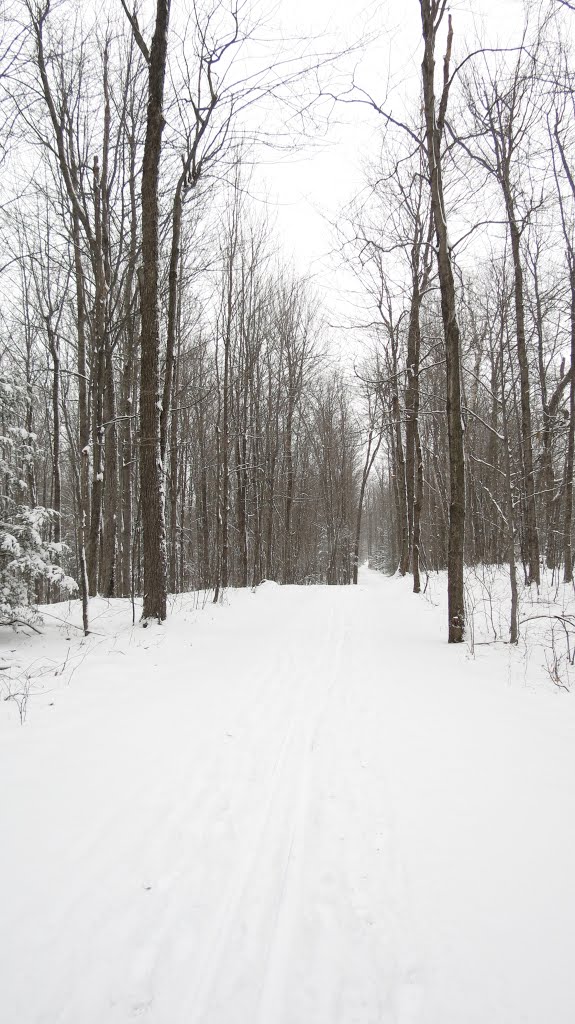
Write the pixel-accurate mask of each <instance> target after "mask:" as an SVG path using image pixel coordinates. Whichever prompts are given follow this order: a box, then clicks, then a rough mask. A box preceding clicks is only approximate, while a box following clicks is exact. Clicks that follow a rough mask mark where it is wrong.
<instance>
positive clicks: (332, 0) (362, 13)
mask: <svg viewBox="0 0 575 1024" xmlns="http://www.w3.org/2000/svg"><path fill="white" fill-rule="evenodd" d="M451 13H452V15H453V21H454V32H455V47H456V54H457V55H460V54H462V53H466V52H468V50H469V49H473V48H474V46H475V45H476V44H477V40H478V38H479V37H482V39H483V41H484V43H485V45H510V43H512V42H516V41H517V39H518V38H519V37H520V35H521V30H522V27H523V4H522V2H521V0H454V2H453V3H452V5H451ZM276 18H277V20H278V22H281V23H282V25H283V31H284V33H285V34H289V33H293V34H298V35H300V36H304V37H305V36H308V37H309V36H312V35H319V34H320V33H322V32H327V33H329V36H330V39H331V44H332V45H334V46H335V47H340V48H342V47H343V46H345V44H346V43H350V42H352V41H354V40H356V39H358V38H359V37H360V36H361V35H362V33H364V32H366V31H367V32H371V33H375V34H376V35H377V36H378V38H377V39H376V40H375V41H374V42H372V43H371V44H369V45H368V46H367V48H366V50H365V52H364V53H363V54H358V55H357V57H356V58H355V60H354V63H355V64H357V80H358V81H359V82H361V83H362V85H364V86H365V88H367V89H368V90H369V91H370V93H371V94H372V95H373V96H374V97H375V98H376V99H377V100H378V102H383V101H384V100H385V99H386V96H387V101H386V104H385V106H386V109H387V110H392V111H393V112H394V113H395V112H397V113H398V114H401V110H402V104H403V102H404V100H403V97H404V96H405V95H406V94H408V93H409V91H410V90H413V89H418V88H419V73H420V62H421V48H422V47H421V21H420V10H419V2H418V0H383V2H373V0H372V2H368V3H363V0H358V2H354V0H280V3H279V4H278V8H277V12H276V14H274V16H273V19H274V21H275V19H276ZM348 66H349V64H348ZM335 122H337V123H335ZM342 122H347V123H342ZM380 129H381V119H380V118H378V115H377V114H376V113H375V112H371V111H369V110H368V109H367V108H366V107H361V106H358V107H353V108H350V107H349V106H348V107H345V108H340V109H338V110H336V118H334V124H333V126H332V128H330V130H329V132H328V134H327V138H326V139H325V141H324V142H322V143H321V144H320V145H318V147H317V149H315V150H314V148H313V147H312V146H311V145H310V146H309V147H307V148H306V149H302V151H301V152H300V153H298V154H296V155H292V156H290V157H289V158H287V159H284V160H281V159H278V160H277V161H276V162H275V163H270V165H268V166H266V167H265V168H264V169H263V170H262V171H261V172H260V175H261V176H262V178H263V181H262V191H265V189H266V188H267V189H268V190H269V192H270V198H272V199H273V200H275V202H277V207H276V210H277V222H278V230H279V232H280V235H281V237H282V239H283V240H284V242H285V247H286V250H287V253H288V254H291V255H292V256H293V259H294V262H295V263H296V265H297V267H298V268H299V269H300V271H302V272H311V273H312V274H314V275H316V277H317V281H318V284H320V285H321V286H322V288H328V289H329V287H330V280H333V279H332V276H331V274H330V272H329V271H328V269H327V268H328V266H329V265H328V263H327V261H326V260H325V259H324V257H325V254H326V253H327V252H328V251H329V250H330V248H331V246H332V245H333V233H332V232H331V230H330V227H329V224H328V222H327V221H326V218H327V219H328V220H329V219H334V218H335V217H336V215H337V210H338V209H339V208H341V206H342V205H344V204H345V203H346V202H347V201H349V200H350V199H351V198H352V196H353V194H354V193H355V192H357V191H358V190H359V189H360V187H361V180H362V179H361V161H362V157H365V156H367V155H368V154H369V152H370V151H371V152H372V153H374V154H375V152H376V149H377V139H378V134H379V131H380ZM271 160H272V157H271V156H270V161H271ZM262 178H260V177H258V178H257V179H256V182H257V181H259V180H262ZM263 182H265V184H263Z"/></svg>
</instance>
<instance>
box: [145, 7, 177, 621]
mask: <svg viewBox="0 0 575 1024" xmlns="http://www.w3.org/2000/svg"><path fill="white" fill-rule="evenodd" d="M169 19H170V0H157V4H156V25H155V30H154V37H153V39H152V46H151V49H150V57H149V80H148V111H147V122H146V141H145V145H144V160H143V169H142V271H141V278H140V297H141V302H140V308H141V319H142V324H141V356H142V358H141V369H140V489H141V502H142V533H143V537H142V540H143V549H144V603H143V610H142V618H143V619H157V620H158V622H163V621H164V619H165V618H166V614H167V607H166V605H167V555H166V524H165V512H164V479H163V478H164V474H163V466H162V456H161V450H160V409H161V405H160V322H159V320H160V316H159V259H160V254H159V195H158V189H159V174H160V157H161V151H162V131H163V128H164V115H163V102H164V80H165V75H166V62H167V52H168V25H169Z"/></svg>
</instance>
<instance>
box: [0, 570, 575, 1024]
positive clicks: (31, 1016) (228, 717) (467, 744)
mask: <svg viewBox="0 0 575 1024" xmlns="http://www.w3.org/2000/svg"><path fill="white" fill-rule="evenodd" d="M100 622H101V631H102V633H103V634H104V637H103V639H102V638H100V639H98V640H97V641H94V642H93V647H92V648H91V650H90V652H89V653H88V655H87V656H86V657H85V658H84V660H83V661H80V660H79V659H78V668H77V670H76V672H75V675H74V677H73V680H72V682H71V684H70V686H69V687H67V688H65V689H62V690H57V691H54V693H53V694H52V695H51V697H50V700H49V701H46V702H45V705H43V706H39V707H38V708H37V709H36V710H34V712H33V713H32V714H31V715H30V718H29V721H28V722H27V723H26V725H25V727H24V728H23V729H20V728H10V729H6V730H4V731H3V733H2V740H1V748H0V779H1V780H2V782H1V785H0V829H1V835H0V840H1V842H0V1020H1V1021H2V1024H32V1022H34V1024H41V1022H42V1024H107V1022H129V1021H131V1020H136V1019H142V1020H143V1021H149V1022H154V1024H356V1022H357V1024H372V1022H373V1024H375V1022H382V1024H415V1022H420V1024H487V1022H489V1024H519V1022H529V1024H572V1022H573V1020H575V971H574V969H573V963H574V962H575V929H574V927H573V922H574V921H575V872H574V870H573V863H574V860H573V858H574V856H575V824H574V819H575V815H574V810H575V712H574V708H573V700H572V698H571V697H569V696H568V695H564V694H559V693H554V692H551V691H533V690H530V689H527V688H525V689H524V690H521V689H518V688H517V687H508V686H507V685H506V681H505V670H504V660H503V659H502V658H501V656H494V655H491V654H488V655H486V656H485V657H484V658H482V659H479V660H477V661H473V660H471V659H469V657H468V655H467V653H466V651H465V650H464V649H463V648H457V649H453V648H449V647H448V646H447V644H445V643H444V642H443V641H444V636H443V633H444V624H443V617H441V618H440V617H439V614H438V611H437V609H434V608H432V607H431V606H429V605H428V604H426V603H425V602H423V601H422V600H421V599H417V598H415V597H413V595H411V594H410V593H409V592H408V589H407V587H406V586H404V585H403V583H401V582H399V581H396V580H386V579H383V578H382V577H380V576H379V575H377V574H375V573H370V572H369V571H367V570H364V572H363V574H362V578H361V585H360V586H359V587H357V588H319V587H310V588H294V587H278V586H275V585H273V584H264V585H263V586H262V587H261V588H259V590H258V591H257V592H256V593H255V594H251V593H249V592H238V593H234V594H231V595H230V603H229V606H227V607H223V608H215V609H210V608H206V609H205V610H204V611H199V612H198V611H194V610H193V608H192V606H191V602H190V601H189V600H186V599H182V600H181V601H178V602H177V603H176V608H175V610H174V615H173V616H172V618H171V619H170V620H169V622H168V624H167V626H165V627H162V628H159V627H156V628H154V629H150V630H147V631H144V630H142V629H141V628H139V627H137V628H135V629H132V628H131V627H129V626H127V625H126V622H127V610H126V605H125V604H123V603H121V602H115V603H113V604H112V606H111V607H110V608H109V609H108V610H107V611H104V610H103V611H102V618H101V620H100ZM96 628H98V627H97V626H96ZM62 632H63V631H62V630H59V631H57V632H56V633H55V636H54V637H53V638H52V639H50V637H49V636H47V639H45V640H44V639H42V640H39V639H38V638H35V640H34V641H33V644H35V649H36V653H39V647H40V645H41V644H42V643H45V644H46V650H45V652H44V654H45V655H46V656H48V655H50V656H52V657H54V658H55V660H57V659H58V657H60V656H61V655H60V653H59V651H60V648H59V647H58V644H60V647H61V648H62V649H63V645H65V640H64V637H63V635H62ZM50 644H52V646H50ZM82 656H83V655H82ZM52 702H53V705H54V706H51V704H52Z"/></svg>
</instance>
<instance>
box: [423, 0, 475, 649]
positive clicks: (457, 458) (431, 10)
mask: <svg viewBox="0 0 575 1024" xmlns="http://www.w3.org/2000/svg"><path fill="white" fill-rule="evenodd" d="M420 6H421V24H422V30H423V39H424V43H425V51H424V57H423V63H422V66H421V67H422V80H423V102H424V109H425V128H426V145H427V159H428V164H429V177H430V186H431V208H432V213H433V222H434V225H435V235H436V239H437V264H438V272H439V286H440V290H441V316H442V320H443V331H444V338H445V356H446V366H447V431H448V442H449V485H450V494H449V547H448V559H447V573H448V582H447V592H448V622H449V632H448V640H449V643H460V642H461V641H462V640H463V638H464V632H465V614H464V594H463V555H464V539H465V458H464V446H463V419H462V407H461V341H460V335H459V324H458V320H457V309H456V296H455V282H454V278H453V267H452V263H451V249H450V244H449V238H448V234H447V223H446V220H445V201H444V193H443V173H442V161H441V141H442V135H443V126H444V121H445V113H446V109H447V99H448V94H449V79H450V75H449V65H450V58H451V43H452V38H453V32H452V25H451V16H449V31H448V39H447V50H446V54H445V58H444V64H443V91H442V95H441V99H440V102H439V108H438V110H436V98H435V80H434V79H435V42H436V37H437V31H438V28H439V26H440V24H441V21H442V19H443V15H444V13H445V10H446V6H447V3H446V0H420Z"/></svg>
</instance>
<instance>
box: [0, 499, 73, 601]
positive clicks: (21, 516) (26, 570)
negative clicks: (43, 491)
mask: <svg viewBox="0 0 575 1024" xmlns="http://www.w3.org/2000/svg"><path fill="white" fill-rule="evenodd" d="M10 511H11V514H10V516H9V519H8V520H0V621H11V620H12V619H13V618H14V617H19V618H22V617H26V609H29V607H30V605H31V604H32V603H33V599H34V591H35V589H36V587H37V585H38V582H39V580H45V581H46V582H47V583H52V584H57V585H58V586H59V587H60V588H61V589H62V590H63V591H64V592H65V593H68V594H69V593H73V592H74V591H75V590H76V589H77V584H76V583H75V581H74V580H73V579H71V577H70V576H67V575H66V573H65V572H64V570H63V569H62V568H61V566H59V565H58V564H57V563H56V560H57V559H58V558H59V557H60V556H61V555H62V551H63V549H64V545H63V544H55V543H54V542H53V541H49V540H45V539H43V537H42V532H43V530H45V528H46V526H47V524H48V523H49V521H50V519H51V518H53V516H54V514H55V513H54V512H52V511H51V510H50V509H46V508H30V507H29V506H27V505H19V506H13V507H12V509H11V510H10Z"/></svg>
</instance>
